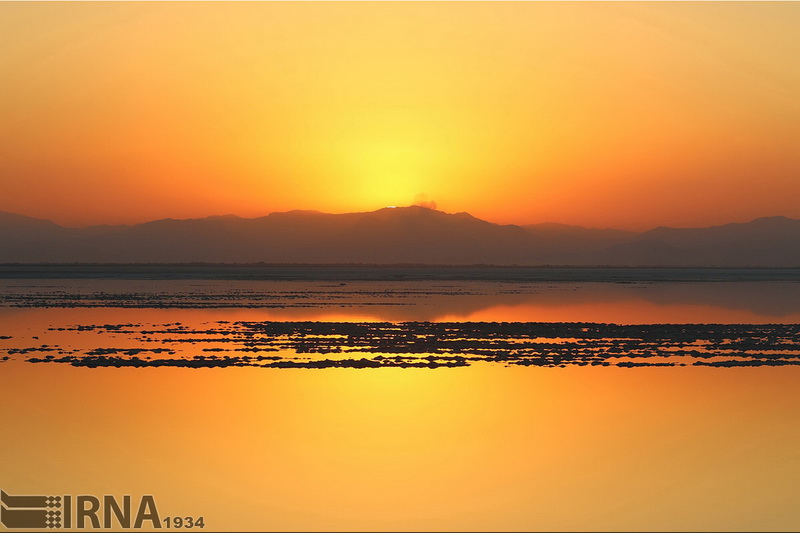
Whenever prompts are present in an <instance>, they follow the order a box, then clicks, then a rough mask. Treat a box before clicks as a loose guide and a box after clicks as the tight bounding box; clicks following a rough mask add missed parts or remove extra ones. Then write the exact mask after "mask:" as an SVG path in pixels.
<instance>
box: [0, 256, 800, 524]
mask: <svg viewBox="0 0 800 533" xmlns="http://www.w3.org/2000/svg"><path fill="white" fill-rule="evenodd" d="M134 270H135V269H134ZM290 271H291V269H289V272H290ZM48 272H51V273H52V270H48ZM85 272H86V271H83V273H82V274H80V275H75V274H69V273H67V274H65V273H64V271H61V273H60V274H59V275H49V276H48V275H41V273H38V274H36V277H28V278H25V277H24V276H20V275H16V274H14V275H11V274H8V271H6V275H5V276H4V279H0V287H2V291H1V292H0V294H1V295H2V296H0V359H3V358H7V359H5V360H4V361H3V362H0V382H1V383H0V387H2V390H3V391H4V394H3V418H4V429H5V438H4V439H3V441H4V443H3V454H2V456H0V457H1V458H0V480H2V488H3V489H4V490H5V491H6V492H8V493H14V494H96V495H104V494H109V495H116V496H118V497H121V496H122V495H124V494H132V495H135V497H138V495H140V494H152V495H154V496H155V498H156V499H157V501H158V510H159V513H160V515H161V516H162V517H167V516H169V517H171V516H193V517H198V516H203V517H204V524H205V528H204V529H205V530H210V531H215V530H240V531H253V530H309V529H310V530H542V531H554V530H567V531H569V530H598V531H599V530H620V531H622V530H639V531H641V530H787V531H791V530H797V529H798V528H799V527H800V510H798V508H797V506H796V505H794V501H793V500H794V496H795V494H797V492H798V490H799V489H800V481H798V480H800V452H798V451H797V446H796V441H797V438H798V437H799V436H800V418H798V416H797V413H798V412H800V387H799V386H798V385H800V366H798V362H800V332H799V331H798V329H799V328H800V326H798V324H800V283H798V281H797V278H796V277H794V276H795V275H796V271H788V272H787V271H781V273H780V275H777V276H771V275H769V273H766V274H765V273H764V272H763V271H762V272H757V271H753V272H741V271H737V272H733V271H701V272H699V273H697V272H695V273H690V272H689V273H687V272H676V271H665V272H656V273H655V274H654V273H652V272H651V273H649V274H646V275H645V274H642V272H640V271H636V270H629V271H614V272H605V274H604V273H603V272H602V271H601V270H598V269H590V270H587V271H585V272H586V274H585V275H584V276H583V277H581V273H580V271H576V272H572V273H568V272H559V271H558V270H557V269H553V270H552V271H550V273H548V272H547V271H543V270H538V271H534V270H524V269H521V270H517V271H515V272H516V274H515V275H514V276H509V275H508V272H501V273H499V274H498V273H496V272H495V273H492V272H489V273H488V274H487V271H486V270H481V269H477V270H476V271H475V272H478V274H479V275H476V274H474V273H472V274H470V273H469V272H467V274H466V275H463V272H464V271H462V274H461V275H462V278H461V279H454V278H456V276H454V275H453V274H452V272H453V271H446V272H444V273H441V272H438V271H435V270H432V271H430V270H429V271H426V270H424V269H417V270H409V269H400V270H399V271H392V274H391V276H388V275H385V273H384V274H381V275H374V270H373V271H371V272H372V274H370V273H369V272H370V271H368V270H360V271H359V270H358V269H354V270H353V269H351V270H347V269H343V270H342V271H341V272H340V273H339V275H329V276H327V278H325V279H319V278H320V277H324V276H319V275H318V273H315V272H311V274H308V275H306V274H302V275H296V274H295V275H288V276H287V275H285V274H286V272H287V270H280V275H275V274H274V271H273V274H271V275H263V270H258V269H256V271H251V272H250V274H248V275H247V276H241V275H238V274H237V275H236V276H233V275H228V274H230V271H226V270H225V269H224V268H222V269H221V270H220V269H219V268H218V269H217V270H215V272H223V274H222V275H215V276H211V275H209V272H208V271H205V272H203V273H202V274H201V275H197V274H196V273H194V274H192V273H189V274H186V270H182V271H181V272H183V273H184V275H180V276H174V274H175V272H176V271H172V272H171V274H172V275H171V277H172V278H173V279H163V278H165V277H167V276H165V275H164V272H163V270H162V271H160V272H159V273H158V274H156V275H153V274H152V272H151V273H150V274H148V275H136V276H132V275H117V276H111V275H107V271H105V273H103V272H101V273H100V274H97V273H95V274H91V275H86V274H85ZM137 272H139V271H137ZM225 272H228V274H225ZM253 272H255V274H253ZM342 272H344V274H342ZM353 272H355V274H354V273H353ZM365 272H366V274H365ZM398 272H399V273H400V274H401V275H402V276H403V279H397V274H398ZM431 272H433V273H431ZM437 272H438V273H437ZM0 275H2V271H0ZM559 276H560V277H559ZM157 278H162V279H157ZM256 278H258V279H256ZM288 278H291V279H288ZM603 279H611V280H613V281H603Z"/></svg>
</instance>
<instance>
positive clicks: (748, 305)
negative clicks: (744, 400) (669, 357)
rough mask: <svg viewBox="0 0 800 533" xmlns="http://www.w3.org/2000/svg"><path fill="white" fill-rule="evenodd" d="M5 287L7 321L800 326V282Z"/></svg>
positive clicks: (18, 283)
mask: <svg viewBox="0 0 800 533" xmlns="http://www.w3.org/2000/svg"><path fill="white" fill-rule="evenodd" d="M0 289H2V291H0V313H3V315H4V316H8V315H9V310H13V309H26V308H65V309H82V308H105V309H109V310H111V309H158V310H164V309H182V310H187V311H190V310H191V311H192V312H194V311H195V310H198V309H202V310H213V309H220V310H225V314H226V315H228V314H230V313H234V312H235V313H236V314H235V315H230V316H235V317H237V319H238V318H241V319H244V320H353V321H364V320H370V319H371V320H379V321H510V322H538V321H551V322H610V323H621V324H646V323H664V322H669V323H771V322H781V323H797V322H800V283H796V282H713V283H700V282H657V283H654V282H648V283H597V282H582V283H573V282H564V283H511V282H477V281H464V282H457V281H447V282H436V283H431V282H414V281H407V282H368V281H363V282H362V281H359V282H348V283H330V282H327V283H326V282H307V281H303V282H294V281H261V282H249V281H209V282H198V281H197V280H189V281H187V280H176V281H164V280H150V281H115V280H0ZM117 316H121V315H119V314H117ZM216 316H218V317H219V316H221V315H220V314H218V315H216ZM220 319H222V318H220Z"/></svg>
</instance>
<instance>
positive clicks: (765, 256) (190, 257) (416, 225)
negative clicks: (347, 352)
mask: <svg viewBox="0 0 800 533" xmlns="http://www.w3.org/2000/svg"><path fill="white" fill-rule="evenodd" d="M0 262H1V263H12V262H20V263H29V262H30V263H33V262H53V263H65V262H66V263H71V262H91V263H94V262H98V263H117V262H118V263H138V262H148V263H149V262H158V263H173V262H215V263H216V262H220V263H251V262H265V263H369V264H398V263H414V264H431V265H434V264H438V265H441V264H458V265H466V264H493V265H575V266H682V267H690V266H697V267H712V266H713V267H800V220H795V219H790V218H786V217H780V216H776V217H767V218H759V219H756V220H753V221H752V222H748V223H742V224H739V223H734V224H725V225H722V226H713V227H709V228H665V227H660V228H656V229H653V230H650V231H645V232H642V233H635V232H627V231H621V230H612V229H602V230H601V229H589V228H583V227H578V226H567V225H562V224H534V225H527V226H516V225H499V224H493V223H491V222H487V221H485V220H480V219H478V218H475V217H473V216H472V215H470V214H468V213H454V214H449V213H444V212H442V211H437V210H434V209H428V208H425V207H419V206H411V207H398V208H384V209H379V210H377V211H372V212H366V213H346V214H328V213H320V212H317V211H288V212H283V213H272V214H270V215H267V216H264V217H260V218H240V217H237V216H233V215H227V216H212V217H207V218H199V219H188V220H173V219H164V220H155V221H152V222H147V223H144V224H136V225H130V226H90V227H87V228H65V227H62V226H59V225H57V224H55V223H53V222H50V221H47V220H42V219H37V218H32V217H27V216H23V215H16V214H11V213H2V212H0Z"/></svg>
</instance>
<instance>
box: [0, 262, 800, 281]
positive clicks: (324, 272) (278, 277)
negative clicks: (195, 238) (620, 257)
mask: <svg viewBox="0 0 800 533" xmlns="http://www.w3.org/2000/svg"><path fill="white" fill-rule="evenodd" d="M0 279H120V280H126V279H127V280H173V279H175V280H179V279H186V280H273V281H513V282H581V281H584V282H617V283H625V282H658V281H669V282H676V281H692V282H698V281H703V282H706V281H708V282H712V281H727V282H730V281H796V282H800V268H711V267H701V268H653V267H566V266H565V267H550V266H495V265H364V264H330V265H311V264H266V263H264V264H259V263H255V264H253V263H251V264H233V263H222V264H220V263H180V264H176V263H130V264H121V263H120V264H117V263H72V264H56V263H51V264H48V263H31V264H24V263H5V264H0Z"/></svg>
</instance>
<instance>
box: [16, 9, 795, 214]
mask: <svg viewBox="0 0 800 533" xmlns="http://www.w3.org/2000/svg"><path fill="white" fill-rule="evenodd" d="M798 27H800V3H797V2H776V3H761V2H752V3H751V2H709V3H704V2H688V3H683V2H681V3H668V2H664V3H661V2H642V3H638V2H620V3H605V2H586V3H582V2H563V3H562V2H554V3H538V2H511V3H497V2H486V3H483V2H463V3H462V2H443V3H437V2H412V3H394V2H353V3H338V2H322V3H314V2H297V3H294V2H290V3H279V2H264V3H261V2H246V3H227V2H226V3H216V2H202V3H193V2H177V3H167V2H155V3H138V2H134V3H97V2H87V3H47V2H35V3H27V2H3V3H0V79H2V80H3V81H2V84H0V124H2V127H1V128H0V186H1V187H2V194H0V210H4V211H11V212H17V213H22V214H27V215H32V216H39V217H43V218H49V219H52V220H55V221H57V222H59V223H63V224H66V225H86V224H94V223H133V222H142V221H145V220H150V219H154V218H164V217H174V218H186V217H201V216H207V215H212V214H224V213H234V214H238V215H241V216H260V215H263V214H266V213H269V212H272V211H284V210H289V209H318V210H322V211H329V212H347V211H365V210H373V209H377V208H380V207H383V206H385V205H407V204H409V203H411V202H412V201H413V199H414V198H415V197H416V196H417V195H419V194H425V195H427V198H429V199H431V200H433V201H436V202H437V204H438V206H439V208H440V209H443V210H445V211H448V212H454V211H469V212H470V213H472V214H473V215H475V216H478V217H481V218H485V219H488V220H492V221H496V222H504V223H535V222H544V221H553V222H563V223H570V224H581V225H587V226H595V227H606V226H611V227H621V228H630V229H647V228H650V227H653V226H656V225H672V226H693V225H709V224H716V223H725V222H731V221H747V220H749V219H752V218H755V217H758V216H769V215H786V216H791V217H797V218H800V202H798V201H797V198H799V197H800V150H798V148H797V139H800V99H798V94H800V61H797V59H796V55H797V51H798V50H800V32H798V31H797V28H798Z"/></svg>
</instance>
